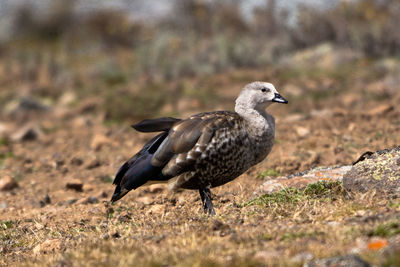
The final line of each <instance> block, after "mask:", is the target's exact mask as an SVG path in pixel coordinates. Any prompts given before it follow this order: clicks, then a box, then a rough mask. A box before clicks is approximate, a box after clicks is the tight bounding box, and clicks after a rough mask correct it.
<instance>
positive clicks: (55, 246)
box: [33, 239, 62, 254]
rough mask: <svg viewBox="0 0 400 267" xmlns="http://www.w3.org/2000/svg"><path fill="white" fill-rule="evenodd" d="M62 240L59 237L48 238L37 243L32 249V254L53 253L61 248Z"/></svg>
mask: <svg viewBox="0 0 400 267" xmlns="http://www.w3.org/2000/svg"><path fill="white" fill-rule="evenodd" d="M61 245H62V242H61V240H60V239H48V240H46V241H44V242H43V243H41V244H39V245H37V246H36V247H35V248H34V249H33V253H34V254H39V253H43V254H47V253H53V252H55V251H56V250H59V249H61Z"/></svg>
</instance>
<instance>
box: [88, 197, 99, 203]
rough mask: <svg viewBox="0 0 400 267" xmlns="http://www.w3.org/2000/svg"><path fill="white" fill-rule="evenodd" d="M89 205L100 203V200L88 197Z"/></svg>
mask: <svg viewBox="0 0 400 267" xmlns="http://www.w3.org/2000/svg"><path fill="white" fill-rule="evenodd" d="M88 203H90V204H95V203H99V199H98V198H97V197H95V196H91V197H88Z"/></svg>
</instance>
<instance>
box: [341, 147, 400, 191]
mask: <svg viewBox="0 0 400 267" xmlns="http://www.w3.org/2000/svg"><path fill="white" fill-rule="evenodd" d="M343 185H344V187H345V188H346V189H348V190H351V191H360V192H366V191H368V190H371V189H375V190H377V191H381V192H387V193H394V192H400V146H398V147H396V148H393V149H385V150H381V151H377V152H375V153H373V154H372V155H370V156H368V157H367V158H366V159H365V160H362V161H359V162H358V163H356V164H355V165H354V166H353V167H352V168H351V170H350V171H349V172H347V173H346V174H345V175H344V177H343Z"/></svg>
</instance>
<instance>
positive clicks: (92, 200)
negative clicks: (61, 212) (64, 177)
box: [76, 196, 99, 205]
mask: <svg viewBox="0 0 400 267" xmlns="http://www.w3.org/2000/svg"><path fill="white" fill-rule="evenodd" d="M95 203H99V200H98V198H97V197H94V196H90V197H86V198H82V199H80V200H78V201H77V202H76V204H77V205H81V204H95Z"/></svg>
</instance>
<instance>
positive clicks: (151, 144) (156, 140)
mask: <svg viewBox="0 0 400 267" xmlns="http://www.w3.org/2000/svg"><path fill="white" fill-rule="evenodd" d="M167 135H168V132H163V133H160V134H158V135H156V136H155V137H153V138H152V139H151V140H150V141H148V142H147V143H146V144H145V145H144V146H143V148H142V149H141V150H140V151H139V152H138V153H136V154H135V155H134V156H133V157H132V158H130V159H129V160H128V161H127V162H125V163H124V165H122V166H121V168H119V170H118V172H117V174H116V175H115V179H114V181H113V184H115V185H123V184H125V182H126V181H125V180H126V176H125V174H126V173H127V172H128V170H129V168H130V167H131V166H133V165H134V164H135V163H137V161H138V160H140V159H141V158H143V157H145V156H146V155H148V154H152V153H154V152H155V150H156V149H157V148H158V146H159V145H160V144H161V142H162V141H164V139H165V138H166V137H167ZM124 177H125V178H124Z"/></svg>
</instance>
